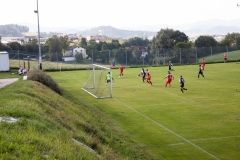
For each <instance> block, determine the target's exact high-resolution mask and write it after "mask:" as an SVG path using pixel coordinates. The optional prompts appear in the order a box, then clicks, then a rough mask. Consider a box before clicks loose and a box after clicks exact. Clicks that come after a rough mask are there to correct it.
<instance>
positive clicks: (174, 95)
mask: <svg viewBox="0 0 240 160" xmlns="http://www.w3.org/2000/svg"><path fill="white" fill-rule="evenodd" d="M132 82H134V83H137V82H136V81H132ZM151 88H154V89H156V90H158V91H161V92H164V93H167V94H170V95H172V96H175V97H179V98H182V99H185V100H187V101H190V102H195V101H194V100H191V99H188V98H185V97H181V96H179V95H176V94H173V93H170V92H167V91H164V90H162V89H159V88H156V87H154V86H151Z"/></svg>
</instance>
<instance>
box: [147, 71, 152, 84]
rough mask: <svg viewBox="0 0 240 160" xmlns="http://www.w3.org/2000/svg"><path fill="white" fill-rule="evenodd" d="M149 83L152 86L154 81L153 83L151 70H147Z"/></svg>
mask: <svg viewBox="0 0 240 160" xmlns="http://www.w3.org/2000/svg"><path fill="white" fill-rule="evenodd" d="M146 71H147V83H149V84H151V85H152V81H151V74H150V72H149V70H148V69H147V70H146Z"/></svg>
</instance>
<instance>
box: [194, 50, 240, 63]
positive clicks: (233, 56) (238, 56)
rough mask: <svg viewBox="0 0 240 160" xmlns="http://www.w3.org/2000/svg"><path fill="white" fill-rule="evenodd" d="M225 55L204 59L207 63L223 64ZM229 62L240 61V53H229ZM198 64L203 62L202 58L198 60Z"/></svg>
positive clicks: (215, 55)
mask: <svg viewBox="0 0 240 160" xmlns="http://www.w3.org/2000/svg"><path fill="white" fill-rule="evenodd" d="M223 54H224V53H218V54H213V55H212V56H206V57H203V58H204V59H205V60H206V62H207V63H208V62H223ZM228 60H230V61H237V60H238V61H239V60H240V51H239V50H238V51H232V52H228ZM198 62H199V63H201V62H202V58H200V59H198Z"/></svg>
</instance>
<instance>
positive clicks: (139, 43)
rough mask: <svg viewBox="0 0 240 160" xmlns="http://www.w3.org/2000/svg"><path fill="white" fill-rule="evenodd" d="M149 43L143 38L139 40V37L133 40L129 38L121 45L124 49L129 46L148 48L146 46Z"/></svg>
mask: <svg viewBox="0 0 240 160" xmlns="http://www.w3.org/2000/svg"><path fill="white" fill-rule="evenodd" d="M149 43H150V41H149V40H148V39H147V38H145V39H143V38H139V37H134V38H130V39H128V40H127V41H125V42H124V43H123V44H124V46H125V47H130V46H145V47H146V46H148V44H149Z"/></svg>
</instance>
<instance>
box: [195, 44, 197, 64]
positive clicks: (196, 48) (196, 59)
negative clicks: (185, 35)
mask: <svg viewBox="0 0 240 160" xmlns="http://www.w3.org/2000/svg"><path fill="white" fill-rule="evenodd" d="M195 53H196V63H197V62H198V60H197V47H195Z"/></svg>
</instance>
